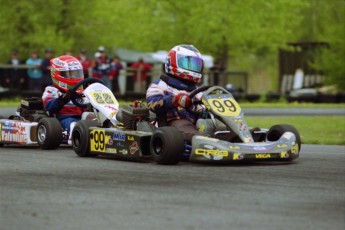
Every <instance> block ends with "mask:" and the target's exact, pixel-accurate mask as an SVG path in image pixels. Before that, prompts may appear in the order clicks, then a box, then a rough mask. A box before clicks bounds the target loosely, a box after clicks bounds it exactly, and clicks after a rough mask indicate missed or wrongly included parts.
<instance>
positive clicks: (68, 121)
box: [42, 55, 84, 133]
mask: <svg viewBox="0 0 345 230" xmlns="http://www.w3.org/2000/svg"><path fill="white" fill-rule="evenodd" d="M50 65H51V67H50V72H51V78H52V80H53V86H47V87H46V88H45V91H44V93H43V96H42V99H43V105H44V108H45V110H47V111H48V112H49V113H50V114H55V115H56V118H57V119H58V120H59V121H60V124H61V126H62V127H63V128H64V130H67V133H70V130H72V129H73V127H74V124H75V122H77V121H79V120H80V119H81V116H82V114H83V112H84V109H83V108H81V107H78V106H76V105H74V104H73V103H72V101H71V98H72V96H73V92H72V91H71V89H72V88H73V86H75V85H76V84H77V83H79V82H80V81H82V80H83V79H84V74H83V67H82V65H81V63H80V62H79V61H78V59H76V58H75V57H73V56H70V55H64V56H60V57H56V58H53V59H51V60H50ZM82 91H83V88H82V87H80V88H79V89H77V91H76V93H81V92H82Z"/></svg>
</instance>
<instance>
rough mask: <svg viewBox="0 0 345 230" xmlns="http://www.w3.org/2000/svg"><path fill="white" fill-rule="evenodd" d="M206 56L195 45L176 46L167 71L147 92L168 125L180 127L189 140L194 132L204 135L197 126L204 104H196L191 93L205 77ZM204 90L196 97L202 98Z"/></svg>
mask: <svg viewBox="0 0 345 230" xmlns="http://www.w3.org/2000/svg"><path fill="white" fill-rule="evenodd" d="M203 65H204V64H203V59H202V57H201V54H200V52H199V50H198V49H196V48H195V47H194V46H193V45H178V46H175V47H173V48H172V49H171V50H170V51H169V53H168V55H167V58H166V61H165V74H162V75H161V76H160V79H159V80H156V81H154V82H153V83H152V84H151V85H150V86H149V88H148V89H147V92H146V102H147V105H148V107H149V108H150V110H151V111H153V112H154V113H156V115H157V117H160V118H164V120H165V122H166V123H167V125H168V126H174V127H176V128H177V129H179V130H180V131H181V132H182V133H183V135H184V139H185V141H187V142H189V143H190V142H191V140H192V137H193V136H194V135H203V134H202V133H201V132H199V131H198V130H197V128H196V127H195V122H196V119H197V118H198V116H199V113H200V112H202V110H203V107H202V106H200V105H199V106H195V105H193V101H192V98H190V97H189V94H190V93H191V92H192V91H193V90H195V89H196V88H197V84H198V83H199V82H200V80H201V78H202V71H203ZM201 95H202V93H199V94H197V95H196V96H195V98H194V99H196V100H200V98H201Z"/></svg>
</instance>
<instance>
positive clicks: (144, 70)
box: [131, 62, 152, 81]
mask: <svg viewBox="0 0 345 230" xmlns="http://www.w3.org/2000/svg"><path fill="white" fill-rule="evenodd" d="M131 68H134V69H138V70H139V69H141V72H140V71H135V72H134V75H133V80H134V81H136V80H137V79H138V76H137V75H138V74H140V73H141V80H142V81H146V79H147V73H148V72H149V71H150V70H151V68H152V66H151V65H150V64H148V63H145V62H135V63H133V64H132V65H131Z"/></svg>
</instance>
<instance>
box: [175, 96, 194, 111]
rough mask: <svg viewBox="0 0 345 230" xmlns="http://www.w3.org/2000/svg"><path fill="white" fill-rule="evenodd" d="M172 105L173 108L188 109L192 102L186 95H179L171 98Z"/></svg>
mask: <svg viewBox="0 0 345 230" xmlns="http://www.w3.org/2000/svg"><path fill="white" fill-rule="evenodd" d="M173 104H174V106H175V107H178V106H180V107H182V108H190V107H191V106H192V105H193V101H192V99H191V98H190V97H189V96H188V95H187V94H183V93H180V94H177V95H175V96H174V97H173Z"/></svg>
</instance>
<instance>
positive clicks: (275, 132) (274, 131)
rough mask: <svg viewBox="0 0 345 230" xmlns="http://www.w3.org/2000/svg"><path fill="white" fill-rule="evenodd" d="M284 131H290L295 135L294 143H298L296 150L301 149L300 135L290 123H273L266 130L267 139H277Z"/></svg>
mask: <svg viewBox="0 0 345 230" xmlns="http://www.w3.org/2000/svg"><path fill="white" fill-rule="evenodd" d="M285 132H292V133H293V134H295V136H296V143H297V144H298V151H300V150H301V137H300V135H299V133H298V131H297V129H296V128H295V127H293V126H292V125H286V124H283V125H274V126H272V127H271V128H270V129H269V130H268V132H267V140H268V141H277V140H279V138H280V137H281V136H282V135H283V134H284V133H285Z"/></svg>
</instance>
